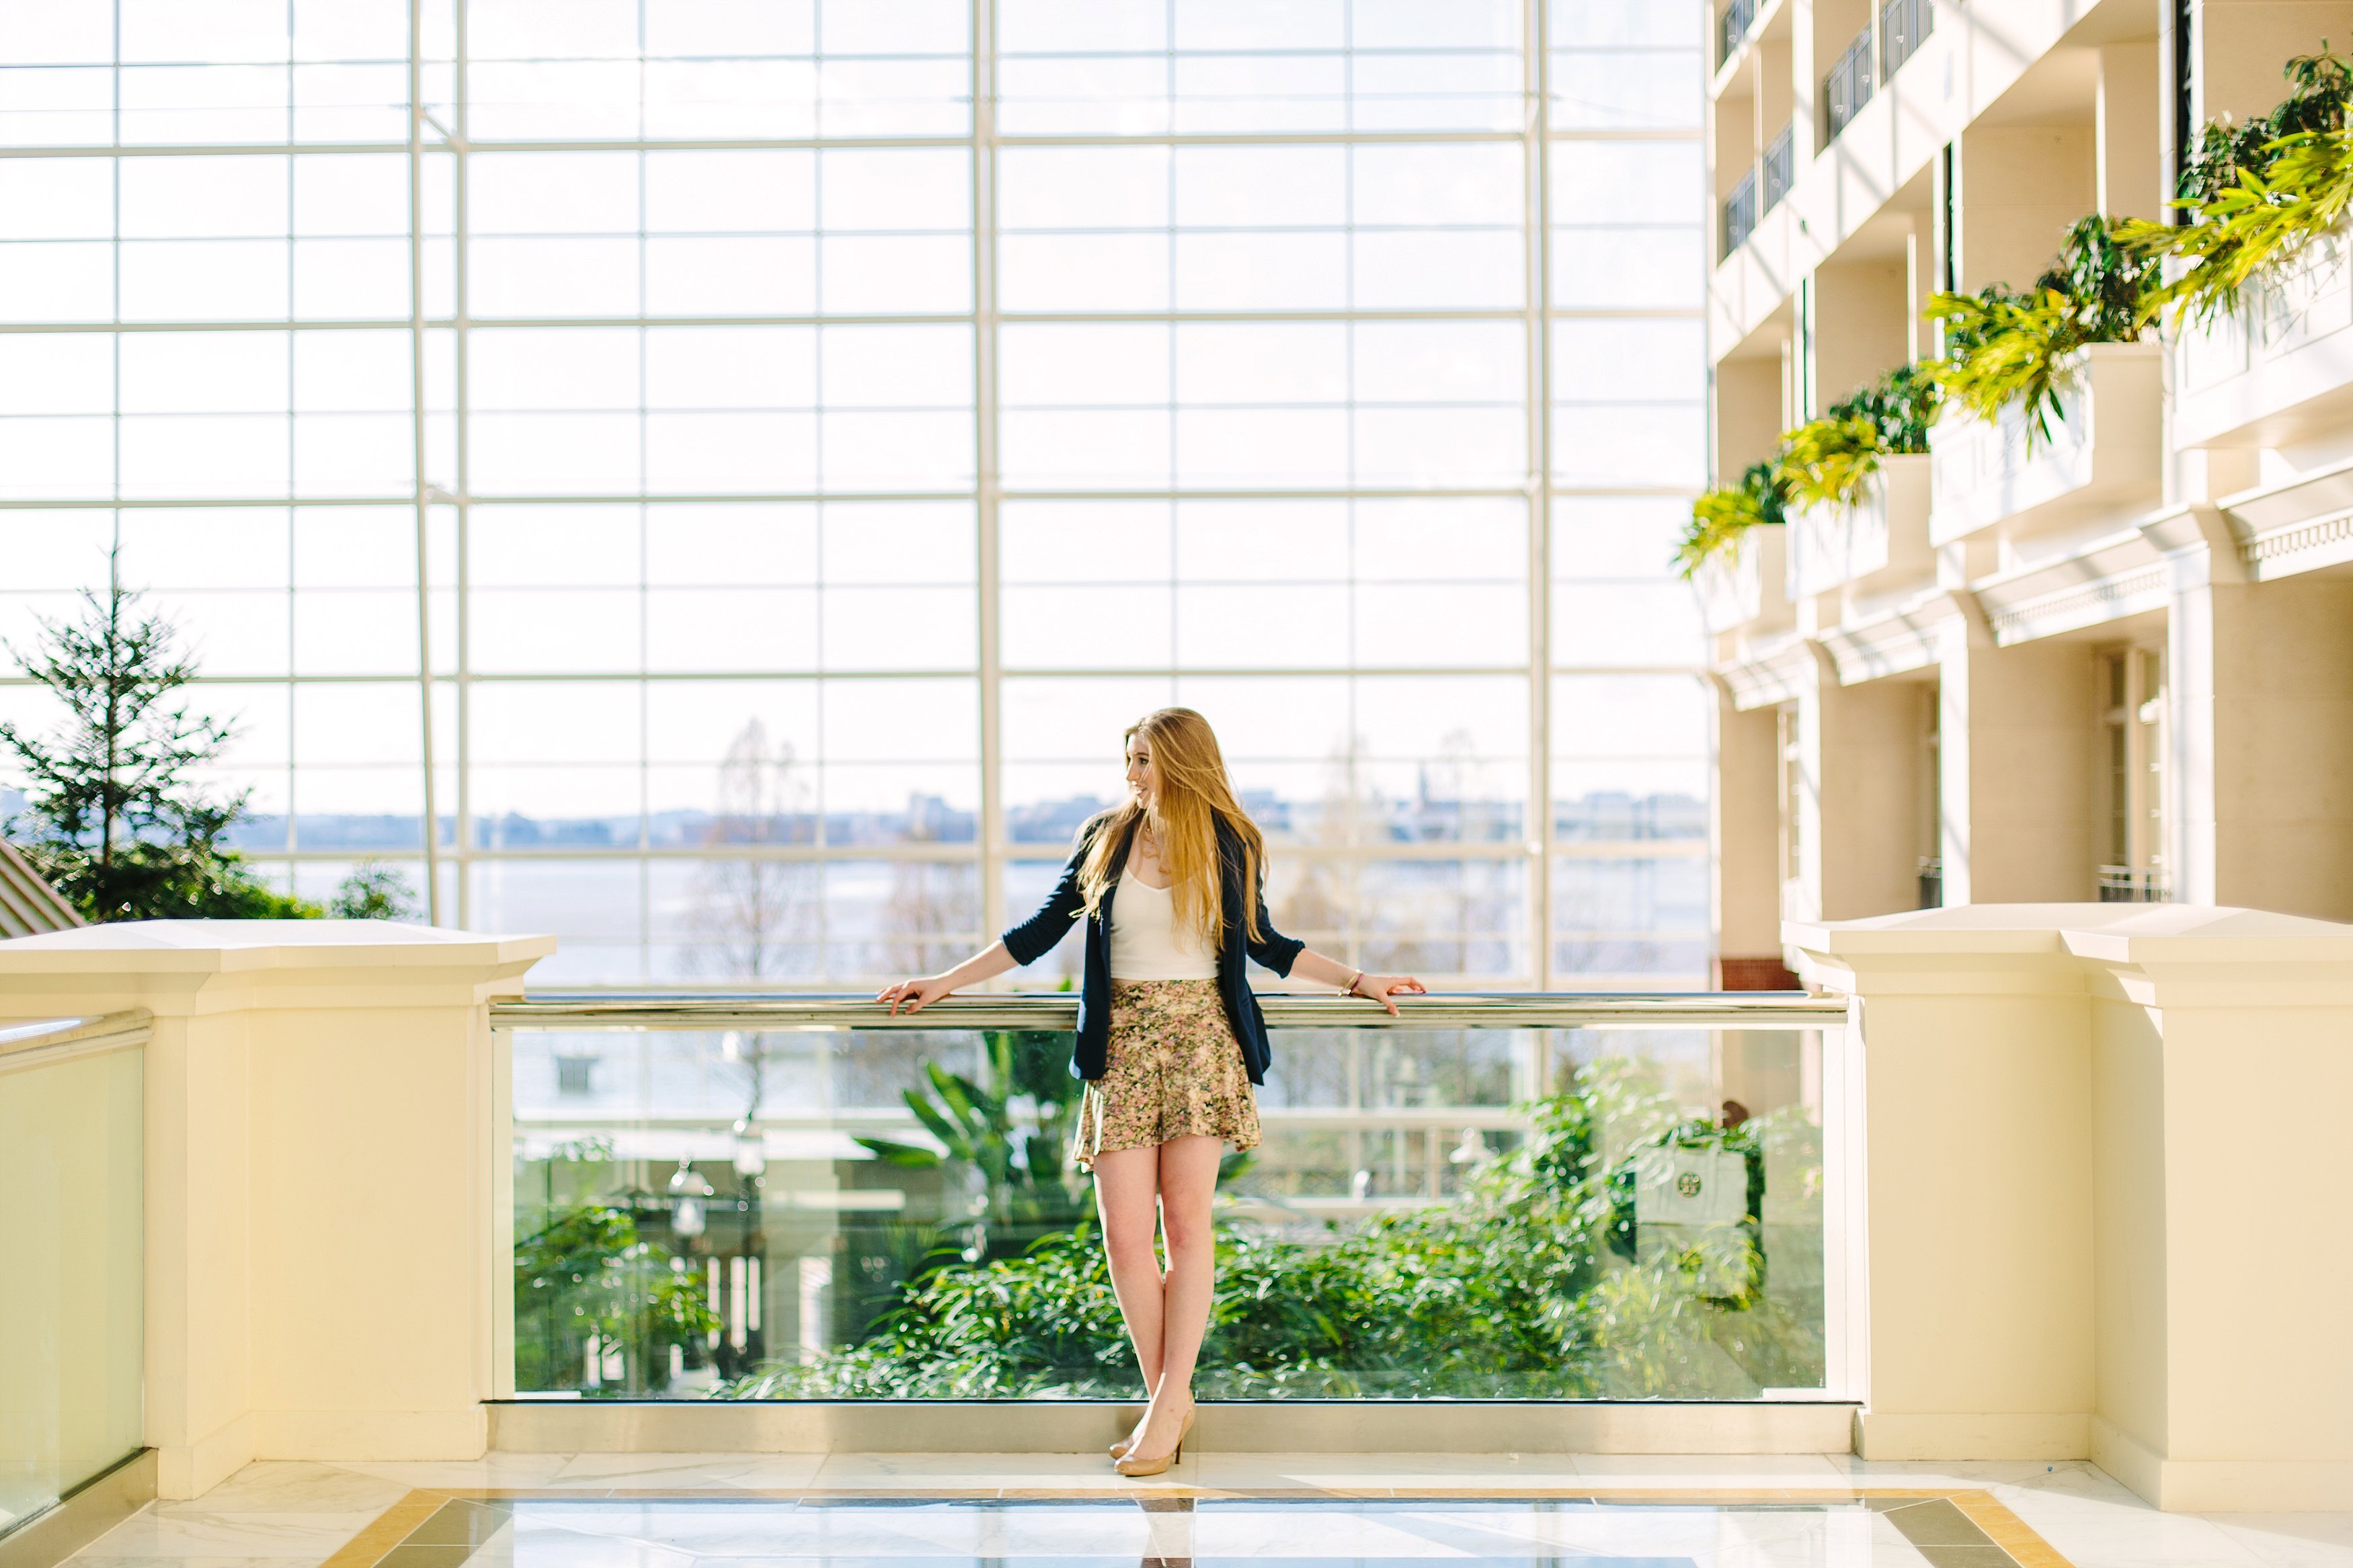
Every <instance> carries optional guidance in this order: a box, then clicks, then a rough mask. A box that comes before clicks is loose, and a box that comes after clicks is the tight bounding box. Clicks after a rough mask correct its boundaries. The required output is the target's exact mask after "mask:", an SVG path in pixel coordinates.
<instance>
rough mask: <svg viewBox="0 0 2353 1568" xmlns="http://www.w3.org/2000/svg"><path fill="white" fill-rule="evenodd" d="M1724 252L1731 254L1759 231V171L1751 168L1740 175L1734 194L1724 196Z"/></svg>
mask: <svg viewBox="0 0 2353 1568" xmlns="http://www.w3.org/2000/svg"><path fill="white" fill-rule="evenodd" d="M1723 210H1724V254H1725V255H1726V256H1730V255H1731V254H1732V253H1733V252H1734V251H1736V250H1737V249H1739V248H1740V247H1742V246H1743V245H1746V243H1747V242H1748V237H1749V236H1750V235H1751V234H1754V233H1755V232H1756V231H1757V171H1756V170H1755V169H1751V170H1749V171H1748V173H1746V174H1743V175H1741V176H1740V183H1739V184H1736V185H1735V186H1733V187H1732V194H1731V195H1728V196H1726V197H1725V198H1724V204H1723Z"/></svg>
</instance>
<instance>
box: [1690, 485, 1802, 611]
mask: <svg viewBox="0 0 2353 1568" xmlns="http://www.w3.org/2000/svg"><path fill="white" fill-rule="evenodd" d="M1788 499H1789V494H1788V484H1787V482H1786V481H1785V480H1784V479H1782V477H1781V475H1780V473H1779V471H1778V469H1777V468H1776V467H1775V466H1774V465H1773V464H1771V463H1751V464H1750V465H1749V466H1748V470H1747V472H1746V473H1744V474H1742V475H1741V476H1740V480H1739V482H1738V483H1737V484H1732V485H1726V486H1725V487H1723V488H1722V489H1713V490H1709V491H1707V492H1706V493H1705V494H1704V495H1702V496H1701V497H1700V498H1699V500H1695V501H1694V502H1693V503H1692V514H1691V521H1689V522H1688V523H1685V524H1684V525H1683V538H1682V540H1681V541H1679V542H1677V544H1676V545H1675V566H1676V568H1677V569H1678V570H1679V571H1680V572H1681V573H1682V574H1683V580H1684V581H1685V582H1689V581H1690V580H1691V578H1692V576H1693V575H1694V574H1695V573H1697V572H1698V571H1699V569H1700V564H1701V563H1703V562H1704V561H1705V560H1706V559H1707V558H1708V557H1709V556H1711V555H1714V554H1715V552H1717V551H1719V550H1725V549H1729V548H1730V547H1731V546H1732V545H1733V544H1734V543H1735V542H1737V541H1738V540H1739V538H1740V536H1741V535H1742V534H1744V533H1746V532H1747V531H1749V530H1750V529H1752V528H1754V527H1756V526H1757V524H1758V523H1760V522H1779V521H1782V515H1783V513H1782V509H1783V507H1784V506H1785V505H1786V504H1787V503H1788Z"/></svg>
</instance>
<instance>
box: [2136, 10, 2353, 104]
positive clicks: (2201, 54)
mask: <svg viewBox="0 0 2353 1568" xmlns="http://www.w3.org/2000/svg"><path fill="white" fill-rule="evenodd" d="M2192 4H2193V6H2194V8H2195V19H2194V22H2193V24H2192V37H2193V45H2192V48H2193V53H2194V55H2195V58H2196V68H2195V69H2194V70H2193V71H2191V73H2190V79H2189V83H2190V85H2189V93H2190V98H2189V111H2190V117H2191V120H2192V121H2193V122H2194V123H2195V124H2197V125H2203V124H2205V123H2206V121H2210V120H2213V119H2216V118H2218V117H2220V116H2221V115H2224V114H2228V115H2230V116H2232V118H2234V119H2237V120H2240V121H2245V120H2249V119H2252V118H2253V117H2254V116H2255V115H2258V114H2263V113H2266V112H2268V111H2269V110H2271V108H2272V107H2273V106H2274V104H2276V103H2278V102H2279V100H2281V99H2283V98H2285V97H2286V96H2287V82H2286V80H2285V79H2284V78H2283V77H2282V76H2281V75H2280V68H2281V67H2282V66H2284V65H2285V64H2286V63H2287V62H2288V60H2289V59H2290V58H2293V57H2295V56H2296V55H2311V54H2317V53H2319V52H2320V47H2321V44H2322V42H2323V41H2324V40H2326V41H2327V42H2329V43H2331V44H2334V45H2335V46H2336V47H2337V52H2338V53H2340V54H2342V53H2343V52H2344V51H2345V47H2346V44H2347V41H2348V37H2353V4H2348V3H2347V0H2192ZM2170 9H2171V7H2169V6H2168V10H2170Z"/></svg>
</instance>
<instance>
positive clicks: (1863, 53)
mask: <svg viewBox="0 0 2353 1568" xmlns="http://www.w3.org/2000/svg"><path fill="white" fill-rule="evenodd" d="M1871 64H1872V47H1871V29H1870V28H1869V27H1865V28H1863V30H1862V32H1860V33H1857V34H1856V35H1855V36H1854V39H1853V41H1852V43H1850V44H1848V45H1847V47H1845V49H1844V50H1842V51H1841V53H1840V55H1839V58H1837V60H1836V61H1834V62H1833V63H1832V64H1831V68H1830V74H1828V75H1827V76H1825V77H1823V78H1822V116H1823V129H1824V131H1825V132H1826V135H1825V136H1824V138H1823V139H1824V140H1825V141H1835V140H1837V138H1838V134H1839V132H1841V131H1844V130H1845V129H1846V128H1847V126H1848V125H1849V124H1850V123H1852V121H1853V120H1854V117H1855V116H1856V115H1858V114H1860V113H1862V106H1863V105H1864V104H1866V103H1869V102H1870V101H1871V93H1872V87H1873V82H1872V75H1871Z"/></svg>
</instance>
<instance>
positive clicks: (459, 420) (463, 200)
mask: <svg viewBox="0 0 2353 1568" xmlns="http://www.w3.org/2000/svg"><path fill="white" fill-rule="evenodd" d="M467 10H468V6H467V5H466V4H465V3H464V0H459V5H457V6H456V18H455V22H456V29H455V36H454V38H453V40H452V53H453V54H454V55H455V57H456V58H454V59H453V60H452V61H451V63H450V70H451V73H452V76H451V89H450V98H451V102H450V105H449V113H450V116H451V124H452V125H453V126H454V127H455V129H456V131H457V143H456V146H455V147H454V148H453V149H452V150H451V153H450V157H451V168H450V174H451V181H450V184H451V195H450V199H451V201H452V202H453V203H454V204H455V207H454V210H453V211H452V212H451V214H450V222H449V232H450V238H449V244H450V247H451V248H450V258H449V260H450V282H451V289H452V291H453V296H452V298H451V300H450V303H449V309H450V311H451V314H452V321H451V327H452V334H451V335H452V344H451V347H452V349H453V351H454V352H453V355H452V357H453V359H454V361H455V364H456V374H457V378H458V384H457V386H456V388H455V389H454V393H453V396H452V402H453V403H454V405H455V411H454V413H453V415H452V417H453V418H454V419H455V421H456V426H455V430H454V433H453V437H452V439H453V443H454V446H455V448H456V458H455V460H456V465H457V483H458V496H457V510H458V543H457V561H456V562H455V563H454V565H455V569H456V572H457V581H458V605H457V624H456V626H453V627H452V628H451V629H452V630H453V631H454V632H455V633H456V634H457V662H458V668H457V670H456V672H455V674H456V686H457V693H456V702H457V724H456V730H457V734H456V737H455V742H456V749H457V795H458V798H457V802H456V813H455V815H456V818H457V831H456V833H455V835H454V836H453V837H454V839H455V842H454V843H453V844H452V845H451V847H450V858H451V860H452V862H453V863H454V866H455V873H454V874H455V876H456V879H457V893H458V898H457V903H458V924H459V926H460V927H464V928H467V929H471V927H472V924H473V921H474V913H475V911H474V890H473V869H472V868H473V860H472V857H473V848H474V777H473V775H474V763H473V755H474V753H473V746H474V740H473V701H474V689H473V673H474V650H473V643H472V639H471V636H470V631H471V626H472V623H473V618H474V616H473V563H472V555H473V523H474V515H473V514H474V478H473V462H472V458H473V430H472V419H473V401H472V389H471V388H470V386H469V385H468V384H467V382H468V378H469V376H470V368H469V355H470V352H471V347H472V344H471V341H470V331H471V323H470V321H469V312H470V310H471V297H470V291H469V289H468V288H467V259H468V258H467V251H468V250H469V249H470V247H471V246H472V244H473V226H472V217H471V216H470V214H469V213H468V211H467V202H468V201H469V199H470V192H469V187H470V180H471V178H472V167H471V163H470V158H471V156H472V153H473V148H472V146H471V145H470V143H469V142H468V141H467V134H468V132H469V130H470V126H471V117H470V114H469V112H468V110H469V99H470V92H469V89H468V86H467V81H466V49H467V38H466V13H467ZM419 586H420V587H421V586H422V584H419Z"/></svg>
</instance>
